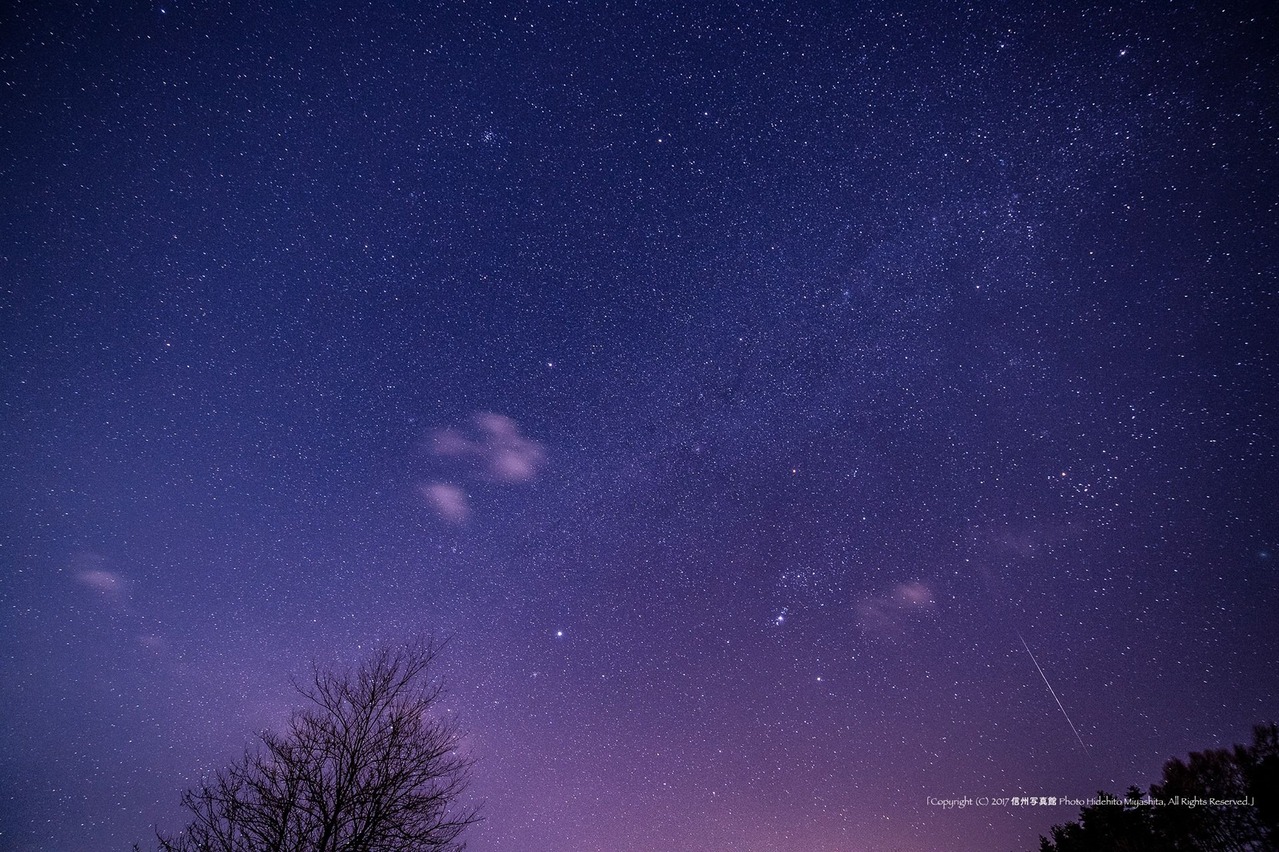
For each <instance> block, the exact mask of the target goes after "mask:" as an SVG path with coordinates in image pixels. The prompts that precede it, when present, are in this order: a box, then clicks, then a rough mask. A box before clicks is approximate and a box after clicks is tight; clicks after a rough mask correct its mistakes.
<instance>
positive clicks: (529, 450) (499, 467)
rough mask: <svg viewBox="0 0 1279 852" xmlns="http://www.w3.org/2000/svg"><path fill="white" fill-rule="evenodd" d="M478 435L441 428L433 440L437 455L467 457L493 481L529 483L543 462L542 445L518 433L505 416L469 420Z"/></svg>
mask: <svg viewBox="0 0 1279 852" xmlns="http://www.w3.org/2000/svg"><path fill="white" fill-rule="evenodd" d="M472 422H473V423H474V424H475V430H476V432H478V433H479V434H478V436H477V437H475V438H471V437H468V436H467V435H466V434H465V433H463V432H462V431H460V430H458V429H441V430H440V431H438V432H436V433H435V435H434V436H433V438H434V451H435V454H436V455H440V456H450V457H454V458H467V459H470V460H472V461H473V462H474V463H475V464H476V465H478V466H479V468H480V469H481V471H482V472H483V474H484V475H485V477H487V478H488V479H490V480H492V481H494V482H504V483H508V484H515V483H520V482H530V481H532V480H533V479H535V478H536V477H537V473H538V470H539V469H540V468H541V467H542V465H543V464H544V463H545V461H546V452H545V451H544V450H543V449H542V445H541V444H539V443H537V441H534V440H533V439H531V438H526V437H525V436H523V435H521V434H520V428H519V425H518V424H517V423H516V422H515V421H514V420H512V419H511V418H510V417H507V416H506V415H505V414H494V413H492V412H481V413H479V414H476V415H475V416H474V417H473V418H472Z"/></svg>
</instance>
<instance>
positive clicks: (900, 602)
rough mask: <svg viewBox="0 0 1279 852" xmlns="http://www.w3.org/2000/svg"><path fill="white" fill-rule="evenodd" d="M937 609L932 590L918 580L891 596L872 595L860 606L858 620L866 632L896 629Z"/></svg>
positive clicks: (897, 589) (904, 585)
mask: <svg viewBox="0 0 1279 852" xmlns="http://www.w3.org/2000/svg"><path fill="white" fill-rule="evenodd" d="M936 606H937V601H936V599H935V598H934V597H933V591H932V589H930V588H929V587H928V585H927V584H925V583H922V582H920V581H918V580H914V581H912V582H909V583H899V584H897V585H896V586H894V587H893V588H892V590H891V591H890V592H889V593H888V594H884V595H872V596H869V597H866V598H863V599H862V600H861V601H859V602H858V604H857V620H858V623H860V624H861V626H862V628H863V629H865V630H872V631H879V632H885V631H892V630H896V629H898V628H899V627H901V625H902V624H903V623H904V622H906V621H907V620H908V619H910V618H913V617H915V616H918V615H921V614H925V613H929V612H931V611H932V610H933V609H935V608H936Z"/></svg>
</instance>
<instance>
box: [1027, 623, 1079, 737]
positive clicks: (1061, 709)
mask: <svg viewBox="0 0 1279 852" xmlns="http://www.w3.org/2000/svg"><path fill="white" fill-rule="evenodd" d="M1013 632H1015V633H1016V634H1017V638H1018V639H1020V640H1021V646H1022V647H1023V648H1025V649H1026V653H1027V654H1030V661H1031V662H1032V663H1034V664H1035V669H1036V671H1038V672H1039V676H1040V677H1042V678H1043V679H1044V686H1046V687H1048V694H1049V695H1051V696H1052V697H1053V701H1056V702H1057V709H1058V710H1060V711H1061V715H1063V716H1065V717H1066V724H1067V725H1069V726H1070V730H1072V731H1074V732H1075V739H1077V740H1079V744H1080V745H1081V746H1083V747H1084V753H1085V754H1087V753H1088V744H1087V743H1085V742H1084V738H1083V737H1081V736H1079V729H1078V728H1076V727H1075V723H1074V722H1072V721H1070V714H1069V713H1067V712H1066V708H1065V707H1063V706H1062V705H1061V699H1060V698H1058V697H1057V693H1056V692H1054V691H1053V685H1052V684H1051V683H1049V682H1048V676H1047V675H1046V674H1044V670H1043V669H1041V668H1039V661H1038V660H1036V659H1035V655H1034V654H1031V653H1030V646H1029V645H1027V644H1026V638H1025V637H1024V636H1022V635H1021V631H1020V630H1015V629H1014V631H1013Z"/></svg>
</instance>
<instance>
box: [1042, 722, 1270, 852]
mask: <svg viewBox="0 0 1279 852" xmlns="http://www.w3.org/2000/svg"><path fill="white" fill-rule="evenodd" d="M1098 798H1099V799H1102V798H1104V799H1109V800H1114V799H1115V798H1116V797H1114V796H1110V795H1108V794H1106V793H1098ZM1126 799H1127V800H1128V803H1126V804H1096V805H1089V806H1087V807H1085V808H1083V809H1081V810H1080V812H1079V820H1078V821H1076V822H1068V823H1066V824H1065V825H1056V826H1053V829H1052V837H1051V838H1047V837H1041V838H1040V839H1039V849H1040V852H1261V850H1279V726H1276V725H1273V724H1270V725H1258V726H1257V727H1255V728H1253V741H1252V744H1251V745H1247V746H1243V745H1236V746H1235V747H1234V748H1232V749H1224V748H1223V749H1214V750H1211V751H1202V752H1195V753H1193V754H1191V755H1190V758H1189V760H1181V759H1179V758H1178V759H1173V760H1170V761H1168V763H1166V764H1164V771H1163V781H1162V783H1159V784H1152V785H1151V787H1150V791H1149V793H1148V794H1147V793H1143V792H1142V791H1141V790H1140V789H1139V788H1138V787H1135V786H1134V787H1130V788H1129V789H1128V792H1127V794H1126ZM1213 799H1216V800H1218V801H1221V800H1228V801H1236V802H1238V801H1244V802H1246V803H1244V804H1211V803H1205V802H1207V801H1208V800H1213ZM1138 800H1140V802H1142V803H1138V804H1133V802H1135V801H1138ZM1192 803H1193V804H1192Z"/></svg>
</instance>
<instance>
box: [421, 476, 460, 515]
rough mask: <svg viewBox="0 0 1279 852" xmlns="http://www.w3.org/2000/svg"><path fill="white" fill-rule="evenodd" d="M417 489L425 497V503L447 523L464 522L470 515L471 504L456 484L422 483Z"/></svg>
mask: <svg viewBox="0 0 1279 852" xmlns="http://www.w3.org/2000/svg"><path fill="white" fill-rule="evenodd" d="M418 491H419V492H421V494H422V496H423V497H424V498H426V504H427V505H428V506H430V507H431V508H432V509H434V510H435V513H436V514H437V515H439V516H440V517H441V518H443V519H444V520H446V521H448V522H449V523H453V524H462V523H466V519H467V518H469V517H470V516H471V505H470V503H468V502H467V500H466V494H465V493H463V491H462V489H461V488H458V487H457V486H456V485H450V484H449V483H447V482H430V483H423V484H422V485H420V486H419V487H418Z"/></svg>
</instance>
